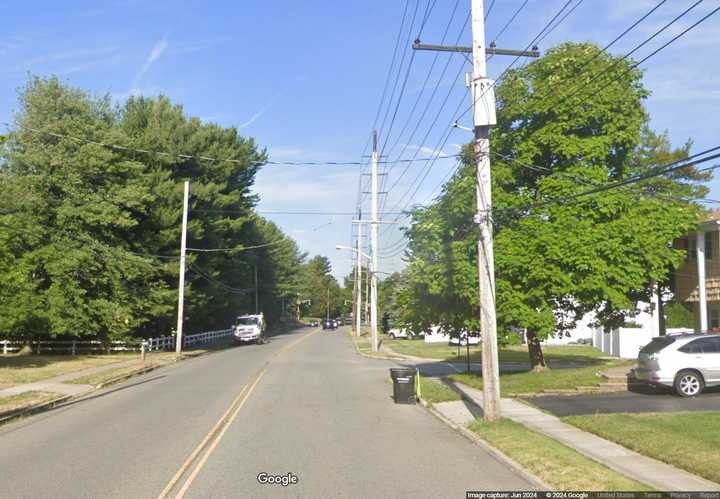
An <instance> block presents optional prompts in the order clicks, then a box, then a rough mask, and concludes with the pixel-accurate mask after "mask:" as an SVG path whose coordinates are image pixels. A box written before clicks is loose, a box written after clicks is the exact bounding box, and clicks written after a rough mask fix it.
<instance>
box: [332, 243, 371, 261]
mask: <svg viewBox="0 0 720 499" xmlns="http://www.w3.org/2000/svg"><path fill="white" fill-rule="evenodd" d="M335 249H336V250H347V251H352V252H353V253H360V256H361V257H363V258H367V259H368V260H370V259H371V257H370V255H367V254H365V253H363V252H362V251H358V250H357V249H356V248H351V247H350V246H342V245H337V246H335Z"/></svg>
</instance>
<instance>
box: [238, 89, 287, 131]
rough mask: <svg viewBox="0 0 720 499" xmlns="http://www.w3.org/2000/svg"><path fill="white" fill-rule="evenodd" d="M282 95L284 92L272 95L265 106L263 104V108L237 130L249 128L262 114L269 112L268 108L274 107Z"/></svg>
mask: <svg viewBox="0 0 720 499" xmlns="http://www.w3.org/2000/svg"><path fill="white" fill-rule="evenodd" d="M283 94H285V91H284V90H283V91H281V92H278V93H276V94H275V95H273V97H272V98H271V99H270V100H269V101H268V103H267V104H265V105H264V106H263V107H261V108H260V110H259V111H258V112H256V113H255V114H253V115H252V116H250V118H249V119H248V120H247V121H246V122H244V123H242V124H241V125H238V128H246V127H249V126H250V125H252V124H253V123H255V122H256V121H257V120H258V119H259V118H260V117H262V115H263V114H265V113H266V112H268V111H269V110H270V108H271V107H273V106H274V105H275V102H277V100H278V99H279V98H280V97H281V96H282V95H283Z"/></svg>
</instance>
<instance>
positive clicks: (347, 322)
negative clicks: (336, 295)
mask: <svg viewBox="0 0 720 499" xmlns="http://www.w3.org/2000/svg"><path fill="white" fill-rule="evenodd" d="M344 322H345V325H346V326H352V323H353V320H352V317H345V320H344Z"/></svg>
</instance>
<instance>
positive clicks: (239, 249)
mask: <svg viewBox="0 0 720 499" xmlns="http://www.w3.org/2000/svg"><path fill="white" fill-rule="evenodd" d="M285 241H288V240H287V239H278V240H277V241H273V242H271V243H266V244H258V245H255V246H242V247H239V248H207V249H206V248H186V251H197V252H199V253H216V252H226V251H231V252H238V251H246V250H251V249H259V248H267V247H268V246H275V245H277V244H280V243H283V242H285Z"/></svg>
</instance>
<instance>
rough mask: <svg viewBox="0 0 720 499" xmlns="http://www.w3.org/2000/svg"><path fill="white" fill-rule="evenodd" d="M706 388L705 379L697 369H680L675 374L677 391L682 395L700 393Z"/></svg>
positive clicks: (690, 395)
mask: <svg viewBox="0 0 720 499" xmlns="http://www.w3.org/2000/svg"><path fill="white" fill-rule="evenodd" d="M704 388H705V381H704V380H703V378H702V376H701V375H700V373H698V372H697V371H691V370H685V371H680V372H679V373H677V376H675V391H676V392H677V394H678V395H680V396H681V397H694V396H695V395H700V394H701V393H702V391H703V389H704Z"/></svg>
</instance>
